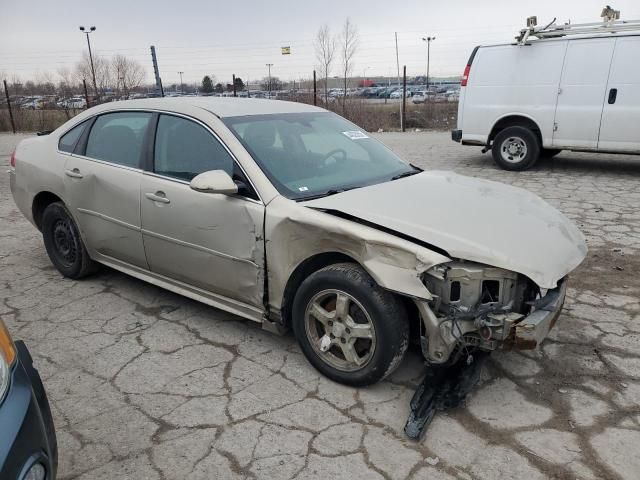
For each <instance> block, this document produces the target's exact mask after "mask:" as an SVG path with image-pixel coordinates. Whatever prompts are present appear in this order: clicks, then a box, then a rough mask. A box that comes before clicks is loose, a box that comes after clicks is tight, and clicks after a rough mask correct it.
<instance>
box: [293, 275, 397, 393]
mask: <svg viewBox="0 0 640 480" xmlns="http://www.w3.org/2000/svg"><path fill="white" fill-rule="evenodd" d="M292 313H293V330H294V333H295V335H296V338H297V340H298V342H299V343H300V347H301V349H302V351H303V353H304V354H305V356H306V357H307V359H308V360H309V362H311V364H312V365H313V366H314V367H316V368H317V369H318V370H319V371H320V372H322V373H323V374H324V375H326V376H327V377H329V378H330V379H332V380H334V381H336V382H340V383H344V384H346V385H352V386H365V385H370V384H373V383H375V382H377V381H379V380H382V379H383V378H385V377H386V376H387V375H389V374H390V373H391V372H393V371H394V370H395V369H396V368H397V367H398V365H400V362H401V361H402V358H403V357H404V354H405V352H406V350H407V346H408V343H409V323H408V321H407V314H406V311H405V309H404V305H403V304H402V303H401V302H400V301H399V299H398V298H396V297H395V296H394V295H393V294H392V293H390V292H388V291H387V290H384V289H383V288H381V287H380V286H379V285H378V284H376V282H375V281H374V280H373V278H371V276H370V275H369V274H368V273H367V272H365V271H364V270H363V269H362V268H361V267H360V266H358V265H356V264H353V263H341V264H336V265H330V266H328V267H325V268H323V269H321V270H319V271H317V272H315V273H314V274H312V275H310V276H309V277H308V278H307V279H306V280H305V281H304V282H303V283H302V285H301V286H300V288H299V289H298V292H297V293H296V297H295V299H294V303H293V311H292Z"/></svg>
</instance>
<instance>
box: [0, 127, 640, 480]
mask: <svg viewBox="0 0 640 480" xmlns="http://www.w3.org/2000/svg"><path fill="white" fill-rule="evenodd" d="M379 136H380V138H382V140H383V141H385V142H386V143H387V144H388V145H390V146H391V147H392V148H393V149H394V150H396V151H397V152H398V153H400V154H401V155H402V156H403V157H404V158H406V159H407V160H409V161H411V162H414V163H416V164H418V165H420V166H422V167H425V168H429V169H447V170H455V171H456V172H458V173H462V174H467V175H472V176H477V177H483V178H490V179H492V180H497V181H501V182H505V183H509V184H512V185H516V186H519V187H524V188H527V189H529V190H532V191H533V192H535V193H537V194H538V195H540V196H541V197H542V198H544V199H545V200H547V201H548V202H549V203H551V204H552V205H554V206H555V207H557V208H559V209H560V210H561V211H562V212H564V213H565V214H566V215H567V216H569V217H570V218H572V219H573V220H574V221H575V222H576V223H577V224H578V225H579V226H580V228H581V229H582V231H583V232H584V234H585V235H586V237H587V239H588V245H589V248H590V250H589V254H588V257H587V259H586V260H585V262H584V263H583V264H582V265H581V266H580V267H579V269H578V270H577V271H576V272H575V274H574V275H573V276H572V278H571V279H570V287H571V288H570V289H569V293H568V299H567V302H566V305H565V308H564V311H563V313H562V315H561V317H560V319H559V320H558V322H557V324H556V327H555V329H554V330H553V331H552V333H551V335H550V337H549V338H548V339H547V341H546V342H545V343H544V345H543V348H542V349H541V350H540V351H531V352H525V353H515V352H509V353H496V354H494V355H492V358H491V360H490V361H489V362H488V365H487V367H486V369H485V372H484V373H483V379H482V383H481V385H480V386H479V387H478V388H477V389H476V390H475V391H474V392H473V393H472V394H471V395H470V397H469V398H468V400H467V402H466V406H465V407H461V408H457V409H455V410H451V411H449V412H448V413H447V414H442V413H440V414H437V416H436V418H435V420H434V422H433V423H432V425H431V427H430V428H429V430H428V431H427V435H426V438H425V439H424V440H423V441H422V442H420V443H414V442H411V441H409V440H408V439H406V438H405V436H404V434H403V432H402V428H403V425H404V422H405V420H406V418H407V415H408V409H409V399H410V398H411V396H412V394H413V392H414V389H415V386H416V385H417V384H418V382H419V380H420V376H421V374H422V372H423V366H422V364H421V361H420V357H419V355H418V354H417V353H416V352H410V354H409V355H408V356H407V358H406V360H405V362H404V363H403V365H402V366H401V368H400V369H399V370H398V371H397V372H396V373H395V374H394V375H393V376H392V377H391V378H389V379H388V380H387V381H384V382H382V383H380V384H378V385H375V386H373V387H370V388H363V389H353V388H348V387H344V386H341V385H338V384H335V383H332V382H330V381H329V380H327V379H325V378H324V377H322V376H321V375H320V374H318V373H317V372H316V371H315V370H314V369H313V368H312V367H311V366H310V365H309V364H308V363H307V361H306V360H305V359H304V357H303V356H302V354H301V353H300V350H299V349H298V347H297V345H296V343H295V341H294V339H293V337H292V336H291V335H288V336H285V337H278V336H275V335H273V334H270V333H267V332H265V331H263V330H261V329H260V327H259V325H257V324H253V323H251V322H249V321H245V320H242V319H240V318H237V317H234V316H233V315H230V314H227V313H224V312H220V311H218V310H216V309H213V308H210V307H207V306H205V305H201V304H198V303H196V302H194V301H191V300H188V299H186V298H182V297H180V296H178V295H174V294H172V293H169V292H167V291H164V290H161V289H159V288H156V287H154V286H152V285H149V284H146V283H143V282H141V281H138V280H135V279H133V278H130V277H127V276H125V275H123V274H120V273H118V272H115V271H112V270H109V269H106V268H104V269H102V270H101V271H100V272H99V273H98V274H96V275H94V276H92V277H90V278H88V279H86V280H83V281H79V282H76V281H72V280H67V279H64V278H62V277H61V276H60V275H59V274H58V272H57V271H56V270H55V269H54V268H53V267H52V265H51V264H50V262H49V260H48V258H47V256H46V253H45V250H44V247H43V244H42V240H41V237H40V235H39V234H38V232H37V231H36V230H35V229H34V228H33V227H32V226H31V225H30V224H29V223H28V222H27V221H26V220H25V219H24V218H23V217H22V215H21V214H20V213H19V212H18V210H17V208H16V207H15V205H14V203H13V200H12V198H11V193H10V191H9V184H8V176H7V175H6V174H4V171H5V170H6V168H5V166H6V165H8V163H9V154H10V152H11V150H12V149H13V146H14V145H15V143H16V142H17V140H18V139H20V138H21V137H20V136H13V135H6V134H5V135H0V167H2V175H0V316H2V318H3V319H4V320H5V321H6V322H7V324H8V326H9V329H10V331H11V332H12V334H13V336H14V337H15V338H17V339H23V340H25V341H26V343H27V345H28V347H29V349H30V350H31V352H32V354H33V356H34V360H35V365H36V367H37V368H38V369H39V371H40V373H41V375H42V377H43V380H44V384H45V387H46V389H47V391H48V394H49V399H50V402H51V405H52V409H53V413H54V418H55V423H56V429H57V434H58V440H59V446H60V467H59V477H60V478H63V479H70V478H81V479H115V478H118V479H200V478H202V479H205V478H206V479H211V478H217V479H236V478H238V479H240V478H250V479H262V478H265V479H270V480H276V479H292V478H294V479H316V478H317V479H323V480H324V479H339V478H344V479H361V478H362V479H367V480H374V479H383V478H384V479H403V478H413V479H454V478H458V479H476V478H477V479H494V478H502V479H511V478H513V479H521V478H526V479H527V480H536V479H541V478H559V479H564V478H567V479H569V478H570V479H575V478H580V479H622V478H624V479H637V478H638V477H639V476H640V456H639V455H638V445H640V406H639V404H640V274H639V273H640V188H639V187H638V185H639V184H640V183H639V180H640V157H631V156H613V155H601V156H598V155H590V154H576V153H570V152H569V153H566V152H565V153H562V154H560V155H559V156H558V157H557V158H556V159H554V160H553V161H543V162H541V163H540V164H539V165H538V166H536V168H535V169H533V170H531V171H528V172H523V173H511V172H505V171H502V170H499V169H498V168H496V167H495V166H494V164H493V162H492V160H491V158H490V156H489V155H488V154H487V155H482V154H480V151H479V148H473V147H462V146H460V145H457V144H455V143H453V142H451V141H450V140H449V136H448V134H447V133H430V132H421V133H405V134H401V133H384V134H380V135H379ZM486 221H487V222H491V221H492V212H487V217H486Z"/></svg>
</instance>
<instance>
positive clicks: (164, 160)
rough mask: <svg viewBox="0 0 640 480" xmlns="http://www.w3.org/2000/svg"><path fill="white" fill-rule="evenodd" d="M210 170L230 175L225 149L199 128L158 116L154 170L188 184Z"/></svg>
mask: <svg viewBox="0 0 640 480" xmlns="http://www.w3.org/2000/svg"><path fill="white" fill-rule="evenodd" d="M209 170H224V171H225V172H227V173H228V174H229V176H233V170H234V161H233V158H232V157H231V155H230V154H229V152H227V150H226V149H225V148H224V146H223V145H222V144H221V143H220V142H219V141H218V139H217V138H215V137H214V136H213V135H212V134H211V133H210V132H209V131H207V130H206V129H205V128H204V127H203V126H202V125H198V124H197V123H195V122H192V121H191V120H187V119H185V118H181V117H174V116H172V115H160V118H159V120H158V129H157V131H156V144H155V149H154V171H155V172H156V173H158V174H160V175H165V176H167V177H173V178H178V179H180V180H186V181H190V180H191V179H192V178H193V177H195V176H196V175H198V174H200V173H203V172H207V171H209Z"/></svg>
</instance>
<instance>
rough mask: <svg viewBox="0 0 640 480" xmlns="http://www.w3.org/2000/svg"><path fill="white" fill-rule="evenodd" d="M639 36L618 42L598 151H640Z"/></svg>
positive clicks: (603, 112) (612, 64)
mask: <svg viewBox="0 0 640 480" xmlns="http://www.w3.org/2000/svg"><path fill="white" fill-rule="evenodd" d="M639 59H640V36H635V37H619V38H617V39H616V42H615V50H614V52H613V61H612V62H611V72H610V73H609V83H608V85H607V90H606V93H605V101H604V108H603V110H602V125H601V126H600V138H599V141H598V150H608V151H614V152H634V153H637V152H640V130H639V129H638V119H640V64H639V63H638V60H639Z"/></svg>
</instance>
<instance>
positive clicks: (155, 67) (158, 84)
mask: <svg viewBox="0 0 640 480" xmlns="http://www.w3.org/2000/svg"><path fill="white" fill-rule="evenodd" d="M151 61H152V62H153V73H154V75H155V77H156V88H157V89H158V91H159V92H160V96H161V97H164V89H163V88H162V79H161V78H160V71H159V70H158V59H157V58H156V47H154V46H153V45H151Z"/></svg>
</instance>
